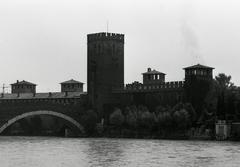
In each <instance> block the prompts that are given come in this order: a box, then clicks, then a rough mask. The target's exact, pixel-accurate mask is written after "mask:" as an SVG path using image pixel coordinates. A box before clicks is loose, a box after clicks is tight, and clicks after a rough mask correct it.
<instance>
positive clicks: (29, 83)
mask: <svg viewBox="0 0 240 167" xmlns="http://www.w3.org/2000/svg"><path fill="white" fill-rule="evenodd" d="M11 85H36V84H34V83H31V82H28V81H25V80H23V81H20V82H18V81H17V82H16V83H13V84H11Z"/></svg>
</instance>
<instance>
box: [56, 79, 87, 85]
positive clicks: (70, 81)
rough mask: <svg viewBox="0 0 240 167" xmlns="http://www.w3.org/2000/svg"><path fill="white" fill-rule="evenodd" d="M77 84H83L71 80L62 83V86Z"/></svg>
mask: <svg viewBox="0 0 240 167" xmlns="http://www.w3.org/2000/svg"><path fill="white" fill-rule="evenodd" d="M75 83H78V84H83V83H82V82H79V81H76V80H74V79H71V80H68V81H65V82H62V83H60V84H75Z"/></svg>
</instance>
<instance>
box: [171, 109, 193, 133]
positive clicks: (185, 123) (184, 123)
mask: <svg viewBox="0 0 240 167" xmlns="http://www.w3.org/2000/svg"><path fill="white" fill-rule="evenodd" d="M173 119H174V122H175V123H176V129H178V130H186V129H187V128H188V127H189V125H190V119H189V114H188V112H187V110H186V109H181V110H179V111H175V112H174V114H173Z"/></svg>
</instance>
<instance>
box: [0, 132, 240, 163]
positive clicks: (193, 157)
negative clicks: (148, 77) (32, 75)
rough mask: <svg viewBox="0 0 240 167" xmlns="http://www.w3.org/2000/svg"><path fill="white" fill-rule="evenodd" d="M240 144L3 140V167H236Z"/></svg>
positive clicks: (0, 142) (0, 160) (0, 147)
mask: <svg viewBox="0 0 240 167" xmlns="http://www.w3.org/2000/svg"><path fill="white" fill-rule="evenodd" d="M239 165H240V143H237V142H215V141H175V140H141V139H139V140H138V139H102V138H99V139H98V138H96V139H94V138H90V139H89V138H54V137H0V166H1V167H100V166H101V167H120V166H130V167H154V166H156V167H159V166H163V167H175V166H176V167H181V166H182V167H188V166H191V167H192V166H203V167H208V166H214V167H220V166H225V167H228V166H229V167H230V166H231V167H234V166H236V167H237V166H239Z"/></svg>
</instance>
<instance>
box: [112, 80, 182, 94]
mask: <svg viewBox="0 0 240 167" xmlns="http://www.w3.org/2000/svg"><path fill="white" fill-rule="evenodd" d="M183 87H184V81H173V82H164V83H161V84H155V85H144V84H142V83H139V82H133V83H132V84H126V86H125V87H124V89H117V88H114V89H113V93H118V92H119V93H120V92H122V93H123V92H126V93H127V92H148V91H164V90H165V91H171V90H177V89H183Z"/></svg>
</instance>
